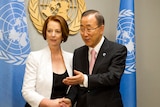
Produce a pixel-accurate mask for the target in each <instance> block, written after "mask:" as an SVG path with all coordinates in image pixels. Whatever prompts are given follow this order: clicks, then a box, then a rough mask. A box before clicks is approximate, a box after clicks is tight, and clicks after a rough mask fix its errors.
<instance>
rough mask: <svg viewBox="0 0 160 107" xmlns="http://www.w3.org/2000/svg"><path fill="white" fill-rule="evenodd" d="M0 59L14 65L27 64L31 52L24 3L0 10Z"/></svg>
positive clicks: (7, 5)
mask: <svg viewBox="0 0 160 107" xmlns="http://www.w3.org/2000/svg"><path fill="white" fill-rule="evenodd" d="M0 12H3V13H2V14H0V25H1V26H0V59H3V60H4V61H5V62H7V63H12V64H14V65H21V64H24V63H25V60H26V57H27V55H28V53H29V52H30V45H29V44H30V43H29V38H28V31H27V22H26V15H25V9H24V4H23V3H20V2H19V3H18V2H10V3H8V4H6V5H4V6H3V7H1V8H0Z"/></svg>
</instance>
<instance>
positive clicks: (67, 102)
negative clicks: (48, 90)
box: [59, 98, 72, 107]
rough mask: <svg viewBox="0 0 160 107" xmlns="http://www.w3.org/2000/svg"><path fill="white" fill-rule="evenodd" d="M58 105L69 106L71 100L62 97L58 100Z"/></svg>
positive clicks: (61, 106)
mask: <svg viewBox="0 0 160 107" xmlns="http://www.w3.org/2000/svg"><path fill="white" fill-rule="evenodd" d="M59 104H60V107H71V106H72V104H71V100H70V99H68V98H62V99H61V101H60V102H59Z"/></svg>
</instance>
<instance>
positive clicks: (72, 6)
mask: <svg viewBox="0 0 160 107" xmlns="http://www.w3.org/2000/svg"><path fill="white" fill-rule="evenodd" d="M28 9H29V14H30V18H31V20H32V22H33V24H34V26H35V28H36V29H37V30H38V32H39V33H42V28H43V23H44V21H45V19H46V18H47V17H48V16H50V15H60V16H62V17H63V18H64V19H65V20H66V21H67V23H68V25H69V29H70V32H69V34H70V35H74V34H76V33H78V31H79V29H80V18H81V14H82V13H83V12H84V11H85V10H86V5H85V2H84V0H46V1H45V0H30V1H29V6H28Z"/></svg>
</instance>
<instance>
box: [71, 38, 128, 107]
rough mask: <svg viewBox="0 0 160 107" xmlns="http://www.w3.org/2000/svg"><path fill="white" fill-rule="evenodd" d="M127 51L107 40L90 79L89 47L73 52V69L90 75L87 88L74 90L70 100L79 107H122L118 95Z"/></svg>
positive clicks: (123, 47) (77, 87)
mask: <svg viewBox="0 0 160 107" xmlns="http://www.w3.org/2000/svg"><path fill="white" fill-rule="evenodd" d="M126 55H127V49H126V47H125V46H122V45H120V44H117V43H114V42H111V41H109V40H107V39H106V38H105V40H104V42H103V44H102V46H101V48H100V51H99V53H98V56H97V59H96V62H95V65H94V68H93V71H92V75H89V61H88V47H87V46H82V47H80V48H78V49H76V50H75V51H74V57H73V69H76V70H78V71H81V72H83V73H84V74H87V75H88V88H84V87H80V86H79V85H77V86H72V87H71V89H70V92H69V94H68V97H69V98H70V99H71V100H72V102H75V101H77V107H123V104H122V100H121V95H120V92H119V87H120V79H121V76H122V74H123V72H124V69H125V60H126Z"/></svg>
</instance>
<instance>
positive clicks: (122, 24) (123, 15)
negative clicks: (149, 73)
mask: <svg viewBox="0 0 160 107" xmlns="http://www.w3.org/2000/svg"><path fill="white" fill-rule="evenodd" d="M118 22H119V23H118V28H117V29H118V30H117V42H118V43H121V44H124V45H125V46H126V47H127V50H128V52H127V58H126V68H125V71H124V73H125V74H132V73H134V72H135V71H136V70H135V69H136V68H135V62H136V61H135V59H136V58H135V31H134V27H135V25H134V13H133V12H132V10H126V9H124V10H121V11H120V13H119V17H118Z"/></svg>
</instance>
